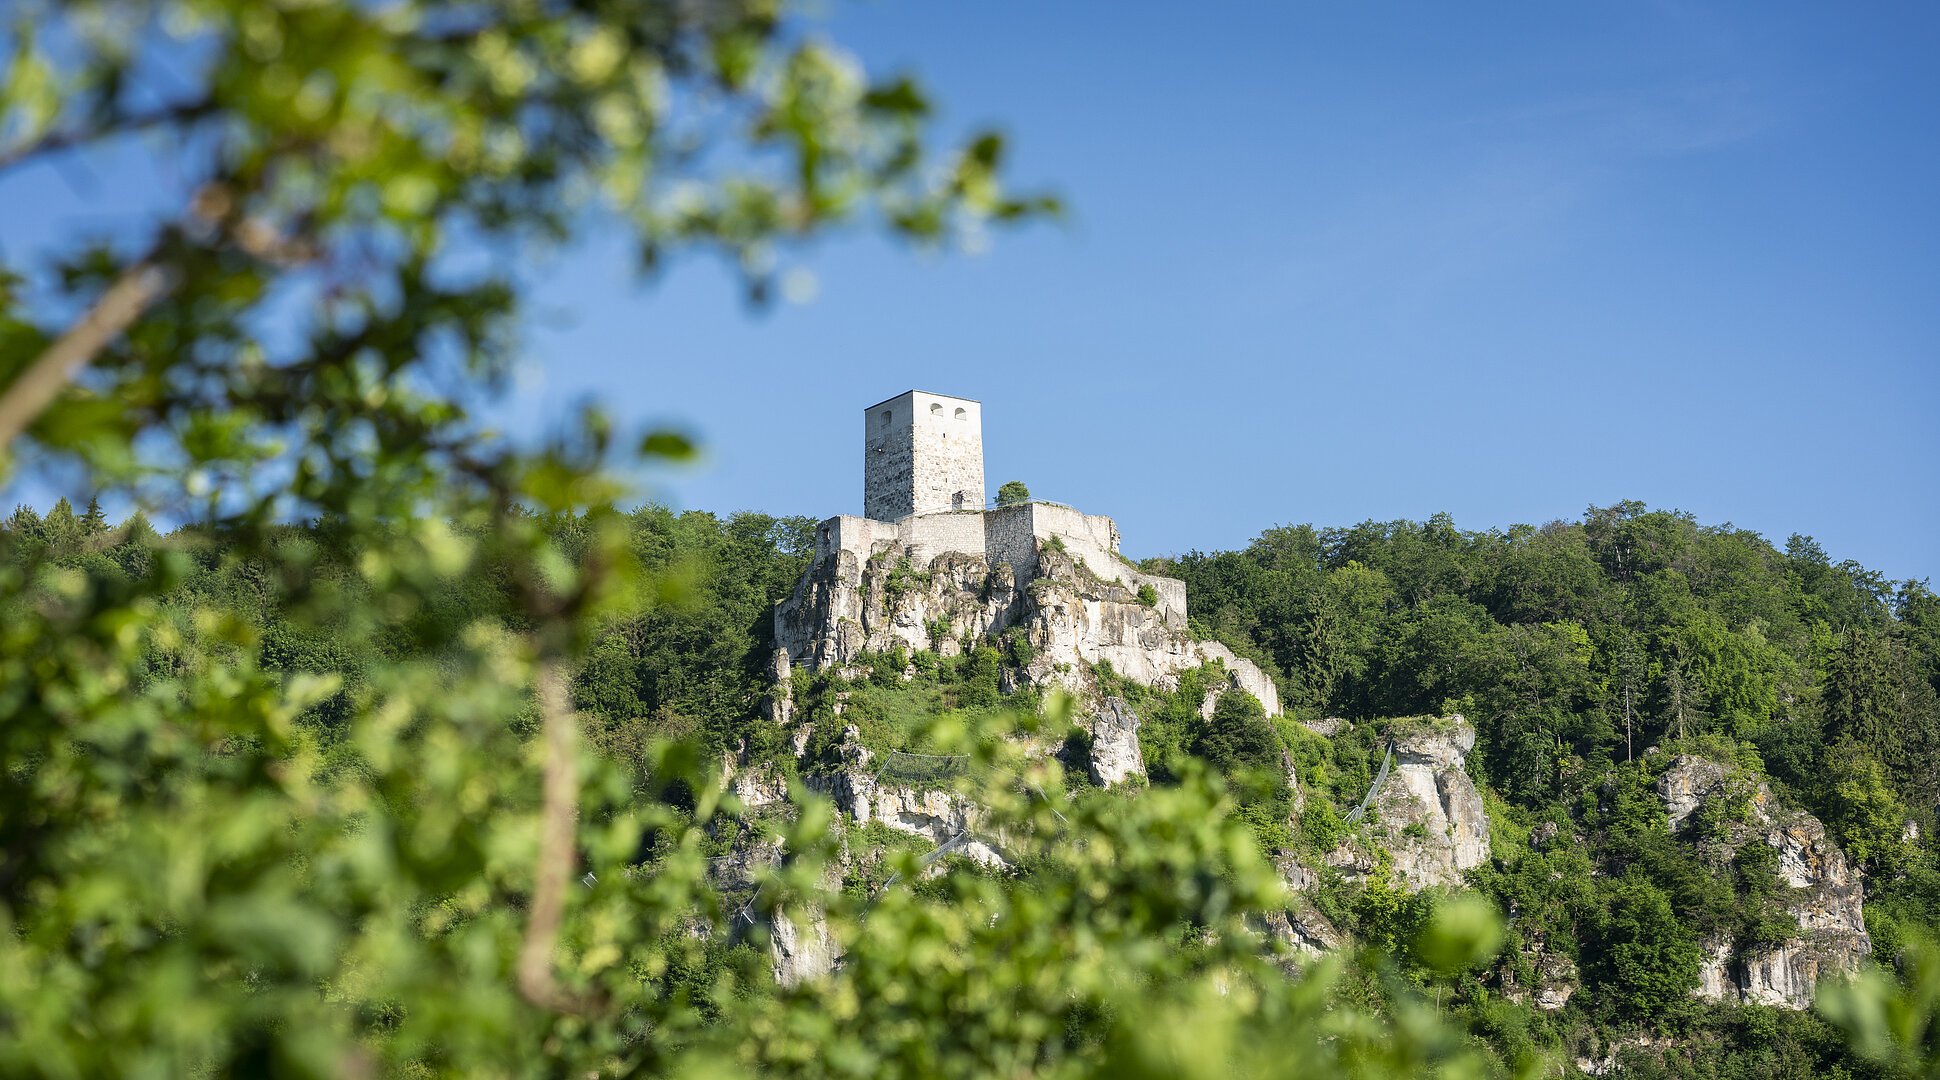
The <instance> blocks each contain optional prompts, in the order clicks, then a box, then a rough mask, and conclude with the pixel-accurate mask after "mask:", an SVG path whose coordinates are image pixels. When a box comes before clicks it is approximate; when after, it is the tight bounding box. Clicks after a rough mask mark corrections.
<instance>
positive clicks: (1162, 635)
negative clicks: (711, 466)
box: [775, 546, 1280, 715]
mask: <svg viewBox="0 0 1940 1080" xmlns="http://www.w3.org/2000/svg"><path fill="white" fill-rule="evenodd" d="M1034 561H1035V564H1036V565H1035V566H1034V567H1032V568H1029V570H1028V572H1027V577H1026V579H1025V580H1021V581H1020V580H1019V575H1018V573H1017V572H1016V571H1014V570H1013V569H1012V568H1011V567H1010V566H1009V565H1008V564H1004V563H998V564H996V565H994V566H993V565H990V564H989V563H987V562H986V561H985V557H984V556H982V555H968V554H959V553H954V552H945V553H943V554H941V555H937V556H936V557H935V558H933V559H930V560H929V561H928V562H927V563H924V564H922V565H916V564H915V563H914V562H913V561H912V560H910V559H909V558H908V557H907V555H906V554H902V553H898V552H897V550H896V549H895V548H893V547H885V548H883V549H882V550H881V551H878V552H877V553H875V554H874V555H873V556H871V557H870V558H869V559H868V560H866V561H864V560H862V559H859V558H857V556H856V555H855V553H854V552H851V551H848V550H846V549H842V550H835V551H831V552H829V553H828V554H827V555H826V556H824V557H823V558H821V559H819V560H818V561H817V562H816V563H815V565H814V566H812V567H810V569H809V571H808V572H807V573H806V574H804V575H803V576H802V580H801V581H800V582H799V583H798V584H797V585H796V586H795V591H794V594H793V595H791V596H790V597H789V598H788V599H787V600H784V601H782V603H781V604H780V605H778V606H777V607H776V608H775V643H776V645H777V646H778V647H779V648H780V649H781V650H782V651H785V652H786V653H787V655H788V660H789V662H790V663H794V664H803V665H806V666H808V667H811V668H821V667H825V666H834V667H843V666H846V665H849V664H852V663H854V662H855V660H856V658H857V657H859V656H862V655H863V654H865V653H880V652H889V651H891V650H893V649H894V648H896V647H897V646H901V647H903V648H906V649H911V650H921V649H930V648H934V649H936V650H937V651H938V652H940V653H942V654H943V655H946V656H948V655H953V654H955V653H956V652H957V651H958V650H959V649H960V645H959V643H960V642H961V641H963V640H964V639H966V638H967V639H970V640H978V639H992V638H996V637H998V636H1000V635H1002V634H1004V633H1005V632H1006V631H1009V630H1011V629H1013V628H1016V629H1020V630H1021V631H1022V632H1023V635H1024V639H1025V641H1026V642H1027V643H1028V644H1029V645H1030V647H1031V651H1032V654H1033V656H1032V659H1031V662H1030V663H1029V664H1027V665H1026V666H1025V668H1024V671H1023V678H1024V680H1025V681H1026V682H1028V683H1030V684H1032V685H1037V686H1051V685H1057V686H1063V687H1065V688H1066V689H1069V690H1071V691H1073V692H1075V693H1077V694H1079V695H1080V696H1081V697H1095V695H1096V687H1095V686H1094V685H1092V684H1091V681H1090V680H1091V676H1090V674H1089V671H1088V668H1089V666H1091V665H1096V664H1100V663H1109V664H1110V665H1111V666H1112V670H1114V671H1116V672H1117V673H1118V674H1119V675H1121V676H1124V677H1125V678H1127V679H1130V680H1132V681H1133V682H1136V683H1141V684H1143V685H1146V686H1156V687H1161V688H1166V689H1170V688H1172V687H1174V686H1176V685H1178V676H1179V673H1180V672H1183V671H1188V670H1191V669H1193V668H1196V667H1198V666H1200V665H1201V664H1205V663H1208V662H1217V663H1219V664H1222V665H1223V666H1224V667H1225V670H1226V672H1227V676H1228V679H1229V681H1230V684H1231V686H1233V687H1235V688H1238V689H1243V690H1245V691H1247V692H1248V693H1250V694H1252V695H1253V696H1254V697H1256V698H1258V699H1259V700H1260V704H1261V705H1263V706H1265V707H1266V711H1267V713H1268V714H1269V715H1278V713H1279V712H1280V696H1279V693H1278V691H1277V690H1276V689H1275V688H1274V685H1273V680H1271V679H1269V678H1267V676H1266V674H1265V673H1264V672H1262V671H1261V670H1260V669H1259V668H1258V667H1257V666H1256V665H1254V664H1253V663H1252V662H1251V661H1248V660H1245V659H1242V658H1240V657H1238V656H1235V655H1234V654H1233V652H1232V651H1231V650H1230V649H1227V648H1226V647H1225V646H1223V645H1220V644H1219V643H1217V642H1198V641H1193V640H1192V639H1191V638H1190V637H1189V636H1188V635H1187V634H1186V633H1185V631H1184V630H1182V629H1180V628H1179V627H1178V626H1177V625H1174V623H1175V622H1179V621H1182V618H1178V619H1169V618H1168V616H1167V612H1166V611H1164V610H1161V608H1159V607H1155V606H1151V605H1148V604H1146V603H1141V602H1140V600H1139V597H1138V593H1137V590H1136V589H1135V588H1134V587H1133V586H1131V585H1129V584H1127V582H1130V581H1134V580H1158V579H1152V578H1151V576H1150V575H1141V574H1139V573H1138V572H1137V571H1135V570H1132V569H1131V568H1130V567H1125V566H1120V565H1112V566H1092V565H1088V564H1087V563H1086V562H1085V561H1084V560H1083V559H1081V558H1079V557H1077V556H1075V555H1073V554H1071V553H1070V552H1067V551H1062V550H1059V549H1058V548H1056V547H1055V546H1053V547H1043V546H1040V547H1038V548H1037V551H1036V557H1035V560H1034ZM1166 580H1169V579H1166ZM1175 614H1178V615H1180V616H1182V614H1183V613H1182V612H1179V613H1175Z"/></svg>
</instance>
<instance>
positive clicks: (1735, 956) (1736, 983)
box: [1657, 755, 1873, 1009]
mask: <svg viewBox="0 0 1940 1080" xmlns="http://www.w3.org/2000/svg"><path fill="white" fill-rule="evenodd" d="M1657 793H1658V795H1659V796H1660V797H1662V799H1663V800H1664V811H1665V814H1666V816H1667V817H1668V818H1669V821H1670V827H1671V831H1672V832H1675V833H1680V834H1689V833H1690V832H1691V831H1692V828H1693V826H1694V823H1695V822H1697V821H1698V820H1699V819H1700V818H1701V817H1704V816H1706V815H1705V811H1707V810H1712V811H1714V812H1715V813H1714V815H1712V816H1715V817H1716V818H1718V819H1719V820H1718V821H1717V822H1714V823H1707V824H1710V825H1712V828H1711V829H1710V830H1709V831H1710V832H1711V833H1712V834H1713V836H1714V837H1715V839H1714V841H1713V842H1715V843H1718V844H1720V845H1722V849H1723V851H1722V854H1723V855H1724V856H1725V857H1727V858H1730V857H1736V855H1737V853H1738V851H1739V849H1740V848H1742V847H1743V846H1744V845H1746V844H1752V843H1762V844H1766V845H1769V846H1770V847H1771V848H1772V849H1773V851H1774V852H1775V853H1776V854H1777V856H1778V858H1777V869H1778V878H1779V884H1780V886H1781V888H1782V890H1783V892H1782V903H1783V905H1784V909H1785V913H1786V915H1787V916H1788V917H1789V918H1790V919H1791V920H1792V921H1793V922H1794V923H1795V924H1796V925H1797V927H1798V936H1797V937H1796V938H1793V939H1790V940H1787V941H1782V942H1778V943H1777V944H1753V945H1743V946H1741V945H1740V943H1738V942H1733V941H1729V940H1723V939H1717V938H1714V939H1711V940H1708V941H1706V942H1704V949H1705V957H1704V967H1703V970H1702V972H1701V973H1700V982H1699V986H1698V990H1697V993H1698V996H1700V997H1703V998H1708V999H1711V1000H1716V1001H1743V1002H1746V1003H1748V1004H1753V1005H1782V1006H1786V1007H1789V1008H1794V1009H1804V1008H1809V1007H1810V1006H1811V1004H1812V995H1813V991H1814V989H1815V988H1816V987H1817V985H1818V982H1819V980H1820V979H1821V978H1824V977H1826V976H1828V975H1832V974H1835V973H1850V972H1852V971H1856V970H1857V969H1858V967H1859V962H1860V961H1861V960H1863V959H1864V958H1865V957H1866V956H1867V955H1868V954H1870V953H1871V952H1872V947H1873V945H1872V939H1871V937H1870V936H1868V934H1867V933H1866V919H1865V912H1864V902H1865V889H1864V886H1863V884H1862V883H1861V881H1860V876H1859V872H1858V871H1857V870H1856V869H1854V868H1853V867H1852V865H1851V864H1850V863H1848V862H1847V861H1846V856H1845V853H1844V852H1842V851H1840V850H1839V848H1838V846H1837V845H1836V844H1834V843H1833V842H1832V840H1831V839H1830V838H1829V837H1828V836H1827V835H1826V831H1825V826H1824V825H1823V824H1821V823H1820V822H1819V819H1817V818H1815V817H1813V816H1812V815H1811V814H1808V813H1805V812H1804V811H1802V810H1797V809H1793V808H1789V807H1784V806H1781V805H1779V804H1778V802H1777V800H1776V799H1774V798H1773V796H1772V791H1771V788H1770V787H1769V786H1767V785H1766V784H1765V783H1764V782H1763V781H1761V780H1757V779H1756V778H1754V777H1750V776H1747V775H1746V774H1744V773H1742V772H1741V771H1739V770H1737V769H1735V768H1732V767H1730V766H1726V765H1723V764H1720V763H1718V762H1715V761H1710V760H1707V759H1705V758H1701V757H1695V756H1691V755H1679V756H1678V757H1676V758H1675V759H1673V760H1672V762H1671V765H1670V767H1669V768H1668V769H1666V770H1665V771H1664V773H1663V775H1662V776H1660V777H1659V778H1658V781H1657Z"/></svg>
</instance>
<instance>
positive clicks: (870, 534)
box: [815, 514, 897, 563]
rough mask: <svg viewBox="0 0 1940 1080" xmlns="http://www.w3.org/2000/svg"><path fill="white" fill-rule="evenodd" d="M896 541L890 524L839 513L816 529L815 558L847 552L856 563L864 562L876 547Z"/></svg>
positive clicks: (817, 559) (895, 531)
mask: <svg viewBox="0 0 1940 1080" xmlns="http://www.w3.org/2000/svg"><path fill="white" fill-rule="evenodd" d="M896 538H897V529H896V526H895V524H894V523H893V522H888V521H871V520H870V519H868V518H859V517H856V516H854V515H853V514H842V515H840V516H837V517H832V518H830V519H828V520H827V521H824V522H822V523H821V524H820V525H817V526H816V527H815V559H816V561H817V562H820V561H821V560H823V559H826V558H828V557H829V556H831V555H833V554H835V553H836V552H838V551H846V552H849V553H850V554H852V555H854V556H855V557H856V562H857V563H866V562H868V561H869V556H870V555H872V554H874V553H875V551H876V549H877V548H878V547H880V546H882V545H884V544H888V543H891V542H894V541H895V540H896Z"/></svg>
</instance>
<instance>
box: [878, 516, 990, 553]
mask: <svg viewBox="0 0 1940 1080" xmlns="http://www.w3.org/2000/svg"><path fill="white" fill-rule="evenodd" d="M983 517H984V516H983V514H982V513H981V512H979V511H975V510H971V511H966V512H963V513H945V514H920V515H917V516H916V517H911V518H905V519H904V520H902V521H900V522H898V523H897V540H898V541H899V542H900V543H901V544H902V545H903V547H904V549H905V551H906V553H907V554H908V555H909V557H910V559H911V561H913V562H915V563H916V564H918V565H926V564H928V563H929V561H930V560H931V559H934V558H936V557H937V556H938V555H942V554H944V553H945V552H955V553H957V554H960V555H977V556H982V555H983V554H984V551H985V544H984V523H983Z"/></svg>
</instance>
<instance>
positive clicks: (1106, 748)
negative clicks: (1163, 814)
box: [1088, 697, 1145, 787]
mask: <svg viewBox="0 0 1940 1080" xmlns="http://www.w3.org/2000/svg"><path fill="white" fill-rule="evenodd" d="M1088 771H1089V772H1090V773H1091V782H1092V783H1094V784H1097V785H1098V786H1099V787H1113V786H1115V785H1118V784H1122V783H1124V782H1125V781H1127V780H1129V779H1131V778H1132V777H1134V776H1144V775H1145V755H1144V753H1143V752H1141V751H1140V749H1139V745H1138V714H1137V713H1134V712H1133V711H1132V709H1131V706H1129V705H1127V704H1125V699H1123V698H1118V697H1110V698H1106V699H1105V702H1104V704H1103V705H1101V706H1100V707H1099V709H1098V715H1097V716H1095V717H1093V718H1092V721H1091V760H1090V761H1089V763H1088Z"/></svg>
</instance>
